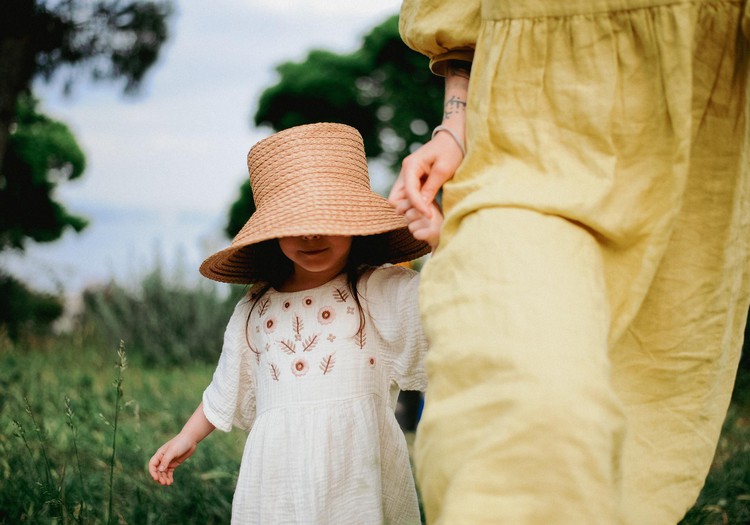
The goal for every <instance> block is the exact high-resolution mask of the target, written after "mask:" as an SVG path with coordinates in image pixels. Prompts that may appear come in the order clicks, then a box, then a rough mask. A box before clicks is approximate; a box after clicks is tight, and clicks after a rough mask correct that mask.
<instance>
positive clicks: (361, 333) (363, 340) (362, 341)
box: [354, 326, 367, 349]
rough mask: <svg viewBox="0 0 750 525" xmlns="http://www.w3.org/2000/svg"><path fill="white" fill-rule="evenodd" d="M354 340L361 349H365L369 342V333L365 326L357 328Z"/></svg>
mask: <svg viewBox="0 0 750 525" xmlns="http://www.w3.org/2000/svg"><path fill="white" fill-rule="evenodd" d="M354 342H355V343H356V344H357V346H358V347H359V348H360V349H364V347H365V345H366V344H367V333H366V332H365V327H364V326H363V327H362V328H360V329H359V330H357V333H356V334H354Z"/></svg>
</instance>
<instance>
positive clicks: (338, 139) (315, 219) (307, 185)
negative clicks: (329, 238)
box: [200, 123, 430, 283]
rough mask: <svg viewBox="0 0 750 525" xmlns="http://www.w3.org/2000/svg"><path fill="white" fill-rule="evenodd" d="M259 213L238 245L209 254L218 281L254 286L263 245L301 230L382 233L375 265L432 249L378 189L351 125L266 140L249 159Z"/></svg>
mask: <svg viewBox="0 0 750 525" xmlns="http://www.w3.org/2000/svg"><path fill="white" fill-rule="evenodd" d="M247 167H248V171H249V172H250V185H251V186H252V189H253V196H254V199H255V204H256V211H255V213H253V215H252V216H251V217H250V220H248V221H247V223H246V224H245V226H243V227H242V229H241V230H240V232H239V233H238V234H237V236H236V237H235V238H234V240H233V241H232V244H231V245H230V246H229V247H228V248H225V249H223V250H221V251H219V252H217V253H215V254H213V255H211V256H210V257H209V258H208V259H206V260H205V261H204V262H203V264H201V267H200V272H201V273H202V274H203V275H204V276H206V277H208V278H209V279H213V280H214V281H220V282H226V283H252V282H254V281H255V280H256V277H255V268H257V266H258V264H259V263H258V253H257V252H258V250H256V248H257V243H260V242H262V241H266V240H269V239H275V238H279V237H294V236H299V235H315V234H317V235H352V236H369V235H372V236H377V239H376V238H375V237H374V238H373V241H376V240H377V242H378V244H381V243H382V245H383V249H382V250H381V251H379V252H378V254H377V257H376V259H377V260H373V261H368V262H370V263H371V264H383V263H386V262H390V263H398V262H403V261H409V260H412V259H416V258H417V257H420V256H422V255H424V254H426V253H428V252H429V251H430V247H429V245H427V244H426V243H424V242H422V241H417V240H415V239H414V238H413V237H412V235H411V233H410V232H409V230H408V229H407V227H406V222H405V221H404V219H403V217H401V216H399V215H398V214H397V213H396V211H395V209H394V208H393V206H391V204H390V203H389V202H388V201H387V200H386V199H384V198H383V197H381V196H380V195H378V194H376V193H374V192H373V191H372V190H371V189H370V177H369V175H368V173H367V159H366V157H365V150H364V145H363V143H362V136H361V135H360V134H359V132H358V131H357V130H356V129H354V128H352V127H350V126H346V125H344V124H332V123H319V124H308V125H304V126H297V127H294V128H289V129H286V130H284V131H280V132H278V133H276V134H274V135H271V136H270V137H268V138H266V139H263V140H261V141H260V142H258V143H257V144H255V146H253V147H252V149H251V150H250V153H249V154H248V156H247Z"/></svg>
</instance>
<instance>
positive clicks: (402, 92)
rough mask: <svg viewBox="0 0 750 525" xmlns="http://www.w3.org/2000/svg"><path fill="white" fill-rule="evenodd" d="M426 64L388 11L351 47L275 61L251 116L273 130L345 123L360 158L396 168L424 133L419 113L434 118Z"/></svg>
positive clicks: (439, 86)
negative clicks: (273, 77) (357, 140)
mask: <svg viewBox="0 0 750 525" xmlns="http://www.w3.org/2000/svg"><path fill="white" fill-rule="evenodd" d="M427 64H428V62H427V59H426V58H425V57H424V56H422V55H420V54H418V53H416V52H414V51H412V50H410V49H409V48H408V47H406V45H405V44H404V43H403V42H402V41H401V37H400V36H399V32H398V16H392V17H390V18H388V19H387V20H386V21H385V22H383V23H382V24H380V25H378V26H377V27H375V28H374V29H373V30H372V31H371V32H370V33H369V34H368V35H366V36H365V37H364V40H363V42H362V46H361V47H360V49H358V50H357V51H355V52H354V53H351V54H336V53H331V52H329V51H320V50H315V51H311V52H310V53H309V54H308V56H307V58H306V59H305V61H303V62H300V63H297V62H286V63H283V64H281V65H280V66H278V68H277V71H278V73H279V75H280V77H281V78H280V80H279V82H278V83H277V84H276V85H274V86H272V87H269V88H268V89H266V90H265V91H264V92H263V93H262V95H261V97H260V101H259V103H258V110H257V112H256V113H255V118H254V120H255V123H256V124H257V125H268V126H271V127H272V128H273V129H274V130H277V131H279V130H282V129H286V128H289V127H292V126H296V125H300V124H309V123H312V122H342V123H344V124H349V125H351V126H353V127H355V128H357V129H358V130H359V132H360V133H361V134H362V137H363V139H364V143H365V150H366V152H367V155H368V157H370V158H380V159H382V160H383V161H385V162H386V164H388V165H389V166H390V167H391V168H392V169H394V170H395V171H398V167H399V165H400V163H401V160H402V159H403V158H404V157H405V156H406V155H408V154H409V153H410V150H411V148H412V147H413V145H414V144H419V143H423V142H425V141H426V140H427V139H428V138H429V133H430V130H431V126H430V125H429V124H428V123H427V122H425V120H433V121H434V124H437V123H439V121H440V119H441V117H442V104H443V81H442V79H441V78H439V77H436V76H435V75H433V74H432V73H431V72H430V71H429V69H428V67H427ZM434 124H433V125H434Z"/></svg>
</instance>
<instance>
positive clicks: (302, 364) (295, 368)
mask: <svg viewBox="0 0 750 525" xmlns="http://www.w3.org/2000/svg"><path fill="white" fill-rule="evenodd" d="M309 369H310V367H309V366H307V360H305V359H303V358H301V357H300V358H299V359H295V360H294V361H292V373H293V374H294V375H295V376H297V377H302V376H303V375H305V374H306V373H307V371H308V370H309Z"/></svg>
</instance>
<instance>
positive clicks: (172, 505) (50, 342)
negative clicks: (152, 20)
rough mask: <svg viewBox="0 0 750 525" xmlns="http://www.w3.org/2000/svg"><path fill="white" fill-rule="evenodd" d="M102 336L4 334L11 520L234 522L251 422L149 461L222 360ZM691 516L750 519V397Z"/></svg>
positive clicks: (2, 398)
mask: <svg viewBox="0 0 750 525" xmlns="http://www.w3.org/2000/svg"><path fill="white" fill-rule="evenodd" d="M100 339H101V338H100V337H89V336H87V335H86V334H81V333H78V334H77V335H66V336H61V337H58V338H53V339H44V340H37V341H34V340H31V341H30V342H26V343H23V344H22V343H12V342H11V341H10V340H9V339H7V338H4V337H2V335H0V392H1V395H0V523H2V524H17V523H44V524H49V523H54V524H62V523H88V524H100V523H101V524H104V523H112V524H114V523H117V524H131V525H141V524H178V523H179V524H192V523H195V524H203V525H205V524H212V523H216V524H219V523H222V524H223V523H228V522H229V516H230V507H231V497H232V492H233V487H234V483H235V479H236V473H237V468H238V463H239V460H240V457H241V452H242V446H243V443H244V438H245V435H244V434H243V433H242V432H239V431H233V432H231V433H229V434H224V433H221V432H214V433H213V434H212V435H211V436H209V437H208V438H207V440H206V441H205V442H204V443H203V444H202V445H201V447H199V449H198V451H197V452H196V454H195V455H194V456H193V457H192V458H191V459H190V460H189V461H188V462H187V463H186V464H185V465H184V466H182V467H181V468H180V469H179V470H178V471H177V474H176V478H177V481H176V483H175V484H174V485H172V486H171V487H167V488H165V487H161V486H158V485H156V484H154V483H153V482H152V481H151V479H150V477H149V476H148V474H147V471H146V464H147V462H148V459H149V458H150V456H151V454H152V453H153V451H154V450H155V449H156V448H157V447H158V446H159V445H160V444H161V443H162V442H163V441H164V440H165V439H167V438H169V437H171V436H172V435H173V434H174V433H175V432H176V431H178V430H179V428H180V426H181V425H182V423H183V422H184V421H185V420H186V419H187V417H189V415H190V414H191V413H192V411H193V410H194V408H195V406H196V404H197V403H198V402H199V400H200V395H201V392H202V390H203V388H204V387H205V385H206V384H207V383H208V381H209V380H210V378H211V374H212V371H213V365H212V364H207V363H200V362H196V363H185V364H184V366H180V367H178V366H164V365H159V366H153V365H149V366H147V365H145V364H144V363H143V359H140V358H138V356H137V355H130V352H128V350H127V347H126V348H125V355H124V356H123V355H118V345H117V344H116V343H111V344H108V343H101V342H95V341H97V340H100ZM118 385H119V388H118ZM118 392H119V394H118ZM740 397H742V396H740ZM745 397H750V396H745ZM683 523H684V524H747V523H750V410H749V409H748V403H740V402H737V403H735V404H734V405H733V407H732V409H731V411H730V414H729V417H728V419H727V424H726V425H725V429H724V433H723V436H722V440H721V443H720V445H719V449H718V452H717V456H716V462H715V465H714V468H713V470H712V474H711V476H710V477H709V482H708V483H707V486H706V489H704V493H703V495H702V496H701V500H700V502H699V504H698V505H696V507H695V508H694V509H693V510H692V511H691V512H690V514H689V515H688V517H687V518H686V519H685V520H684V521H683Z"/></svg>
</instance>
